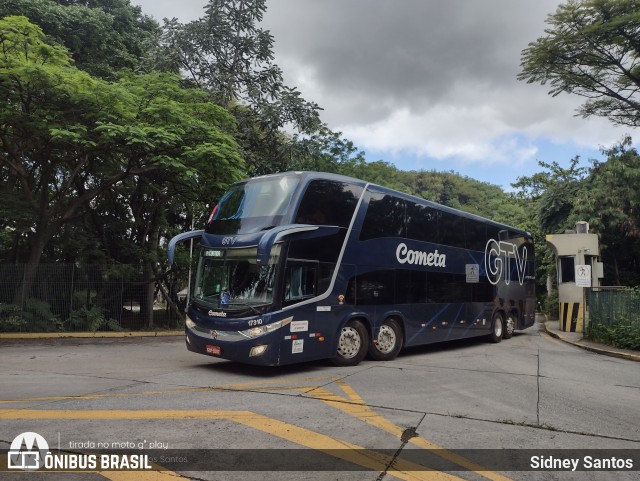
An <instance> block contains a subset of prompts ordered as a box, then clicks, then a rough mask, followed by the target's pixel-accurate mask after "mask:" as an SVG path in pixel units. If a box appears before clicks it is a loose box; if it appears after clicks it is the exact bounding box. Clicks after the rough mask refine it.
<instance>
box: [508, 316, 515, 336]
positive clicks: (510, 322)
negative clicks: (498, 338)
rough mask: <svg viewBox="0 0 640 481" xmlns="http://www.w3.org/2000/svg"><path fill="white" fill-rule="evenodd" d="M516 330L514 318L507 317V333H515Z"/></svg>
mask: <svg viewBox="0 0 640 481" xmlns="http://www.w3.org/2000/svg"><path fill="white" fill-rule="evenodd" d="M514 330H515V322H514V321H513V318H511V317H509V318H507V334H513V331H514Z"/></svg>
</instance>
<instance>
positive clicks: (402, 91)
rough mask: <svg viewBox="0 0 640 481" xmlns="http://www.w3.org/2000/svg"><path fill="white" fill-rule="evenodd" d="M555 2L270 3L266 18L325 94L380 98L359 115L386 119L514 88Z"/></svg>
mask: <svg viewBox="0 0 640 481" xmlns="http://www.w3.org/2000/svg"><path fill="white" fill-rule="evenodd" d="M557 3H558V2H555V1H548V0H547V1H535V2H531V1H525V0H515V1H514V0H511V1H508V0H482V1H479V0H477V1H473V0H448V1H445V0H402V1H391V0H387V1H383V0H367V1H365V0H360V1H357V0H346V1H345V0H321V1H304V0H270V1H268V3H267V5H268V13H267V17H266V19H265V22H264V24H265V26H266V27H267V28H270V29H271V30H272V33H274V35H275V38H276V52H277V58H278V59H286V62H287V67H293V68H294V69H295V68H296V66H295V64H298V65H297V67H298V68H300V67H302V66H305V65H308V66H309V67H310V68H312V70H313V75H314V77H315V82H316V83H317V84H318V85H321V86H322V87H321V88H322V89H323V90H324V91H325V92H324V93H325V94H327V95H330V94H331V92H336V93H338V92H339V95H340V96H344V97H345V101H347V102H349V103H352V102H356V101H357V100H358V99H360V98H362V99H363V102H364V98H365V97H366V98H367V99H368V100H367V101H368V102H378V104H377V105H376V106H375V108H371V106H369V107H368V108H367V107H366V106H364V107H363V109H362V111H361V114H363V113H364V114H365V116H368V115H375V116H376V117H378V118H380V117H381V116H384V115H386V114H388V112H389V111H390V110H392V109H397V108H402V107H407V108H409V109H410V110H412V111H413V110H417V111H419V110H422V109H423V108H425V107H426V106H428V105H433V104H437V103H440V102H450V101H452V100H455V97H456V96H458V95H459V91H460V90H473V89H474V87H475V86H478V85H487V84H491V85H494V86H495V87H496V88H500V86H504V85H514V84H516V82H517V81H516V80H515V76H516V74H517V73H518V71H519V62H520V51H521V50H522V49H523V48H524V47H526V45H527V43H528V42H530V41H533V40H535V38H537V37H538V36H539V35H540V34H541V33H542V30H543V28H544V19H545V18H546V16H547V14H548V13H551V12H553V11H554V10H555V8H556V6H557ZM285 70H286V69H285ZM356 117H360V118H359V119H358V120H360V121H363V120H365V118H362V115H358V116H356ZM351 120H356V119H355V118H352V119H351ZM368 120H369V121H375V120H376V119H375V118H371V117H369V118H368Z"/></svg>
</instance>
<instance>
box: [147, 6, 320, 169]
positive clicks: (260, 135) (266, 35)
mask: <svg viewBox="0 0 640 481" xmlns="http://www.w3.org/2000/svg"><path fill="white" fill-rule="evenodd" d="M266 8H267V7H266V0H210V1H209V3H208V4H207V6H206V8H205V15H204V17H202V18H200V19H198V20H195V21H193V22H190V23H188V24H186V25H181V24H179V23H178V22H177V21H176V20H175V19H174V20H171V21H169V22H166V23H165V25H164V34H163V37H162V39H161V47H160V48H159V51H157V52H156V53H155V54H154V55H153V58H155V59H156V60H157V61H156V63H155V68H159V69H161V70H169V71H181V72H184V73H185V74H186V76H187V78H188V80H189V81H190V82H192V83H193V84H195V85H197V86H198V87H201V88H206V89H207V90H209V91H210V92H211V98H212V100H213V101H214V102H216V103H218V104H219V105H222V106H223V107H225V108H227V109H229V110H230V111H231V112H232V113H233V114H234V115H235V116H236V118H237V119H238V130H237V138H238V140H239V143H240V144H241V145H242V147H243V150H244V157H245V158H246V159H247V161H248V162H247V164H248V168H249V170H250V174H252V175H253V174H263V173H268V172H275V171H278V170H282V165H283V160H285V159H286V155H285V154H284V152H285V150H286V145H285V144H286V143H287V139H286V138H285V137H283V135H282V131H283V129H284V128H285V127H291V128H293V129H294V130H297V131H298V132H300V133H304V134H312V133H315V132H317V131H318V130H319V129H321V127H322V125H321V123H320V119H319V114H318V112H319V110H320V107H319V106H318V105H317V104H315V103H314V102H309V101H307V100H305V99H304V98H303V97H302V95H301V94H300V92H299V91H298V90H297V89H296V88H295V87H289V86H287V85H285V83H284V79H283V74H282V71H281V69H280V68H279V67H278V66H277V65H276V64H275V62H274V54H273V42H274V39H273V36H272V35H271V33H270V32H269V31H267V30H264V29H261V28H259V27H258V23H259V22H260V21H261V20H262V17H263V15H264V12H265V11H266Z"/></svg>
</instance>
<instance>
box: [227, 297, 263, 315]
mask: <svg viewBox="0 0 640 481" xmlns="http://www.w3.org/2000/svg"><path fill="white" fill-rule="evenodd" d="M227 306H245V307H248V308H249V309H251V310H252V311H253V312H255V313H256V314H257V315H259V316H261V315H262V313H261V312H260V311H259V310H258V309H256V308H255V307H253V306H252V305H251V304H247V303H246V302H235V300H234V301H232V302H227Z"/></svg>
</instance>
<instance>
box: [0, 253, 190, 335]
mask: <svg viewBox="0 0 640 481" xmlns="http://www.w3.org/2000/svg"><path fill="white" fill-rule="evenodd" d="M26 275H27V265H26V264H10V265H8V264H5V265H0V332H65V331H119V330H138V329H146V328H150V327H154V328H167V329H171V328H179V327H180V325H181V322H182V321H181V319H180V318H179V316H178V315H177V314H176V313H175V312H174V311H172V310H171V309H169V307H168V306H167V303H166V300H165V299H164V298H163V296H162V295H161V294H160V292H159V290H157V289H156V290H155V292H156V295H155V296H154V302H153V305H152V306H147V305H145V303H144V292H145V290H146V289H145V287H146V284H145V283H144V282H143V280H142V275H141V273H140V272H139V270H138V269H137V267H134V266H120V265H119V266H114V265H87V266H76V265H73V264H41V265H39V266H38V267H37V271H36V274H35V278H34V281H33V283H31V285H30V286H29V287H27V286H26V285H25V277H26ZM169 284H170V286H169V289H168V292H169V296H171V297H172V298H173V300H174V302H176V303H177V304H178V305H179V306H184V299H183V298H182V297H181V296H179V295H178V294H177V292H176V289H174V288H173V286H171V283H169ZM181 301H182V302H181ZM149 310H152V314H151V316H152V317H151V318H152V319H153V326H150V325H149V323H148V320H149V317H150V316H149V313H148V311H149Z"/></svg>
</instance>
